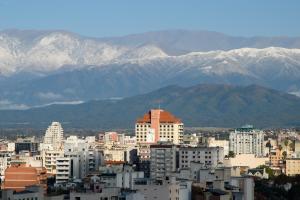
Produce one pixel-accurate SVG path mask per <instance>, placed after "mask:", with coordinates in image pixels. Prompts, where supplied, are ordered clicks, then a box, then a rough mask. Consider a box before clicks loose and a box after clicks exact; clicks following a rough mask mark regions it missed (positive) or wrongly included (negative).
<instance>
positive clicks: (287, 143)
mask: <svg viewBox="0 0 300 200" xmlns="http://www.w3.org/2000/svg"><path fill="white" fill-rule="evenodd" d="M288 145H289V140H288V139H285V140H284V146H285V151H287V147H288Z"/></svg>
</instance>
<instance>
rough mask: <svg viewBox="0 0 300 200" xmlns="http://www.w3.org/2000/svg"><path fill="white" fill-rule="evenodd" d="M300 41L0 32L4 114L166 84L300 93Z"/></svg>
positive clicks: (204, 34) (200, 34)
mask: <svg viewBox="0 0 300 200" xmlns="http://www.w3.org/2000/svg"><path fill="white" fill-rule="evenodd" d="M298 48H300V38H297V37H251V38H247V37H235V36H228V35H225V34H222V33H216V32H209V31H187V30H169V31H157V32H148V33H141V34H135V35H128V36H122V37H112V38H90V37H84V36H80V35H78V34H74V33H70V32H66V31H35V30H26V31H22V30H5V31H1V32H0V109H27V108H31V107H39V106H45V105H49V104H55V103H59V104H77V103H81V102H85V101H89V100H97V99H98V100H99V99H111V98H113V99H115V98H125V97H130V96H133V95H138V94H144V93H147V92H151V91H154V90H157V89H159V88H161V87H166V86H168V85H173V84H175V85H180V86H192V85H195V84H200V83H207V84H211V83H212V84H216V83H217V84H233V85H250V84H257V85H262V86H265V87H270V88H273V89H276V90H280V91H284V92H288V93H292V94H295V95H300V49H298Z"/></svg>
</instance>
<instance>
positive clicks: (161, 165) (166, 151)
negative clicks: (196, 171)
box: [150, 144, 177, 179]
mask: <svg viewBox="0 0 300 200" xmlns="http://www.w3.org/2000/svg"><path fill="white" fill-rule="evenodd" d="M176 149H177V147H176V146H175V145H170V144H155V145H151V146H150V150H151V155H150V176H151V178H154V179H164V178H165V177H168V176H170V175H171V173H172V172H175V171H176V169H177V167H176Z"/></svg>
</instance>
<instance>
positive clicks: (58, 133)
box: [44, 122, 64, 150]
mask: <svg viewBox="0 0 300 200" xmlns="http://www.w3.org/2000/svg"><path fill="white" fill-rule="evenodd" d="M63 139H64V130H63V128H62V126H61V124H60V123H59V122H52V124H51V125H50V126H49V127H48V129H47V130H46V134H45V137H44V144H50V145H52V147H53V150H58V149H61V148H62V146H63Z"/></svg>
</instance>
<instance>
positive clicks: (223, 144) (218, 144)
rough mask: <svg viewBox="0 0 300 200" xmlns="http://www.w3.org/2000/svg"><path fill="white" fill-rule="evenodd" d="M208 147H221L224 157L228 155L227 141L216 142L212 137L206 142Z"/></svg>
mask: <svg viewBox="0 0 300 200" xmlns="http://www.w3.org/2000/svg"><path fill="white" fill-rule="evenodd" d="M207 145H208V146H209V147H223V149H224V156H228V153H229V141H228V140H216V139H215V138H214V137H209V138H208V140H207Z"/></svg>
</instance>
